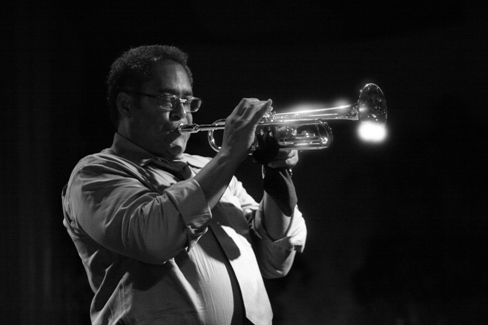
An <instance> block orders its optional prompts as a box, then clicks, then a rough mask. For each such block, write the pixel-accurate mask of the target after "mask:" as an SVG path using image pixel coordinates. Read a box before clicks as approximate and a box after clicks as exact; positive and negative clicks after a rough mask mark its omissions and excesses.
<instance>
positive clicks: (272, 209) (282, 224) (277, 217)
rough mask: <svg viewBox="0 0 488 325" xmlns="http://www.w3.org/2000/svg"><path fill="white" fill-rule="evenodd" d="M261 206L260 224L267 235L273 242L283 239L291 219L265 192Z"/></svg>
mask: <svg viewBox="0 0 488 325" xmlns="http://www.w3.org/2000/svg"><path fill="white" fill-rule="evenodd" d="M262 204H263V216H262V218H263V220H262V222H263V225H264V227H265V228H266V231H267V233H268V235H269V236H270V237H271V239H273V240H277V239H280V238H282V237H284V236H285V235H286V232H287V230H288V229H289V227H290V223H291V219H292V217H291V216H286V215H285V214H284V213H283V212H282V211H281V209H280V208H279V207H278V205H277V204H276V202H275V201H274V200H273V198H272V197H271V196H270V195H269V194H268V193H267V192H266V191H265V192H264V196H263V203H262Z"/></svg>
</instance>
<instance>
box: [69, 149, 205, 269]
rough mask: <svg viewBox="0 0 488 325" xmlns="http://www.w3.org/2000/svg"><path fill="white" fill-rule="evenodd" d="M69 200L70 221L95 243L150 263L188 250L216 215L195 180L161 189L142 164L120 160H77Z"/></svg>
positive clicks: (70, 185)
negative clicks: (148, 175)
mask: <svg viewBox="0 0 488 325" xmlns="http://www.w3.org/2000/svg"><path fill="white" fill-rule="evenodd" d="M64 202H65V210H66V211H67V213H68V215H69V218H70V219H71V222H72V223H74V224H75V225H76V226H77V227H78V228H79V229H80V230H81V231H82V232H83V233H85V234H86V235H88V236H89V237H91V238H92V239H93V240H94V241H95V242H97V243H98V244H100V245H101V246H103V247H105V248H107V249H109V250H111V251H113V252H115V253H118V254H121V255H125V256H128V257H131V258H134V259H137V260H140V261H143V262H146V263H151V264H162V263H164V262H165V261H167V260H168V259H170V258H172V257H174V256H175V255H176V254H178V253H179V252H180V251H181V250H182V249H185V248H187V249H189V248H190V247H191V246H192V245H193V244H194V243H195V242H196V240H197V239H198V238H199V237H200V236H201V235H203V234H204V233H205V232H206V231H207V225H208V222H209V221H210V219H211V212H210V209H209V208H208V205H207V201H206V199H205V195H204V193H203V191H202V189H201V188H200V186H199V184H198V182H196V181H195V180H193V179H189V180H186V181H182V182H179V183H176V184H172V185H171V186H169V185H168V186H167V187H164V186H163V187H161V186H160V184H159V186H157V187H156V186H155V185H154V184H152V183H151V181H150V179H149V178H148V177H147V175H144V174H143V173H142V170H139V169H138V167H137V166H135V165H130V164H128V163H124V162H123V161H121V160H119V159H117V158H113V159H112V160H110V159H100V158H93V157H92V158H91V159H85V161H83V162H82V163H80V164H78V168H75V171H74V172H73V174H72V177H71V179H70V182H69V183H68V189H67V193H66V196H65V199H64Z"/></svg>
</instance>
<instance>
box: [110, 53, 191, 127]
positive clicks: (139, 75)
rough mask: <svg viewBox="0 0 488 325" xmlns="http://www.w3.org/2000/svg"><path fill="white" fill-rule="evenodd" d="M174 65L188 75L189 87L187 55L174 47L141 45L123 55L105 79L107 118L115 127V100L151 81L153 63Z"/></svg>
mask: <svg viewBox="0 0 488 325" xmlns="http://www.w3.org/2000/svg"><path fill="white" fill-rule="evenodd" d="M164 61H174V62H177V63H179V64H181V65H182V66H183V67H184V68H185V70H186V73H187V74H188V78H189V79H190V83H191V84H193V78H192V74H191V71H190V68H189V67H188V64H187V62H188V54H187V53H185V52H183V51H182V50H180V49H179V48H177V47H175V46H169V45H144V46H139V47H135V48H131V49H130V50H128V51H126V52H124V53H123V54H122V55H121V56H120V57H119V58H118V59H117V60H115V62H114V63H113V64H112V67H111V69H110V73H109V75H108V78H107V93H108V94H107V95H108V96H107V100H108V108H109V111H110V118H111V119H112V122H113V123H114V125H115V127H117V126H118V124H119V112H118V110H117V103H116V102H117V96H118V94H119V93H120V92H121V91H124V90H138V89H140V87H141V86H142V84H143V83H145V82H147V81H149V80H150V79H151V78H152V72H153V67H154V63H161V62H164Z"/></svg>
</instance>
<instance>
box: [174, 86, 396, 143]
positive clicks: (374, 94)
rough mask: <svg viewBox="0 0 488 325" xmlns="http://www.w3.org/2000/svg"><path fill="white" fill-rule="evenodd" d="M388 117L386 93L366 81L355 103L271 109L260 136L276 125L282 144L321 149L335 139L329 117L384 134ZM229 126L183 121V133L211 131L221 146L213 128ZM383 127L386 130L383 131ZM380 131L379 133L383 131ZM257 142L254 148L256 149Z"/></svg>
mask: <svg viewBox="0 0 488 325" xmlns="http://www.w3.org/2000/svg"><path fill="white" fill-rule="evenodd" d="M386 118H387V106H386V99H385V96H384V94H383V92H382V90H381V89H380V87H378V86H377V85H375V84H373V83H369V84H366V85H365V86H364V87H363V88H362V89H361V91H360V95H359V100H358V101H357V102H356V103H354V104H352V105H343V106H337V107H332V108H318V109H308V110H297V111H292V112H287V113H276V112H274V111H273V109H271V110H270V111H269V112H267V113H266V114H265V116H264V117H263V118H262V119H261V120H260V121H259V122H258V126H257V128H256V137H260V136H263V135H264V133H265V132H267V130H269V129H270V128H272V129H273V133H274V137H275V138H276V140H277V142H278V145H279V146H280V147H281V148H286V149H297V150H317V149H325V148H327V147H329V145H330V143H331V141H332V129H331V128H330V127H329V125H328V123H327V121H331V120H351V121H358V122H360V125H361V126H367V129H368V130H380V133H381V132H383V133H381V134H383V136H384V127H385V124H386ZM224 128H225V119H220V120H217V121H215V122H214V123H212V124H201V125H198V124H186V125H183V124H182V125H180V126H179V128H178V130H179V131H180V133H196V132H200V131H208V142H209V144H210V146H211V147H212V148H213V149H214V150H215V151H218V150H220V147H219V146H218V145H217V144H216V141H215V138H214V136H213V132H214V131H216V130H223V129H224ZM381 130H383V131H381ZM380 133H378V134H380ZM380 138H381V136H376V137H370V138H368V137H365V139H366V140H370V141H379V140H381V139H380ZM256 143H257V141H256V142H255V145H254V146H253V148H251V151H253V150H255V149H256Z"/></svg>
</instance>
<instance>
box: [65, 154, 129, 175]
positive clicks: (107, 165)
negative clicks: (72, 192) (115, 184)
mask: <svg viewBox="0 0 488 325" xmlns="http://www.w3.org/2000/svg"><path fill="white" fill-rule="evenodd" d="M127 169H129V170H130V169H134V170H136V169H137V166H136V165H135V164H134V163H132V162H131V161H129V160H128V159H125V158H123V157H120V156H117V155H114V154H113V153H111V152H110V150H109V149H105V150H103V151H102V152H99V153H95V154H91V155H88V156H85V157H83V158H82V159H80V160H79V161H78V163H77V164H76V166H75V168H74V170H73V172H74V173H79V172H81V171H90V170H91V171H102V170H103V171H109V170H113V171H115V170H119V171H120V170H127Z"/></svg>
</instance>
